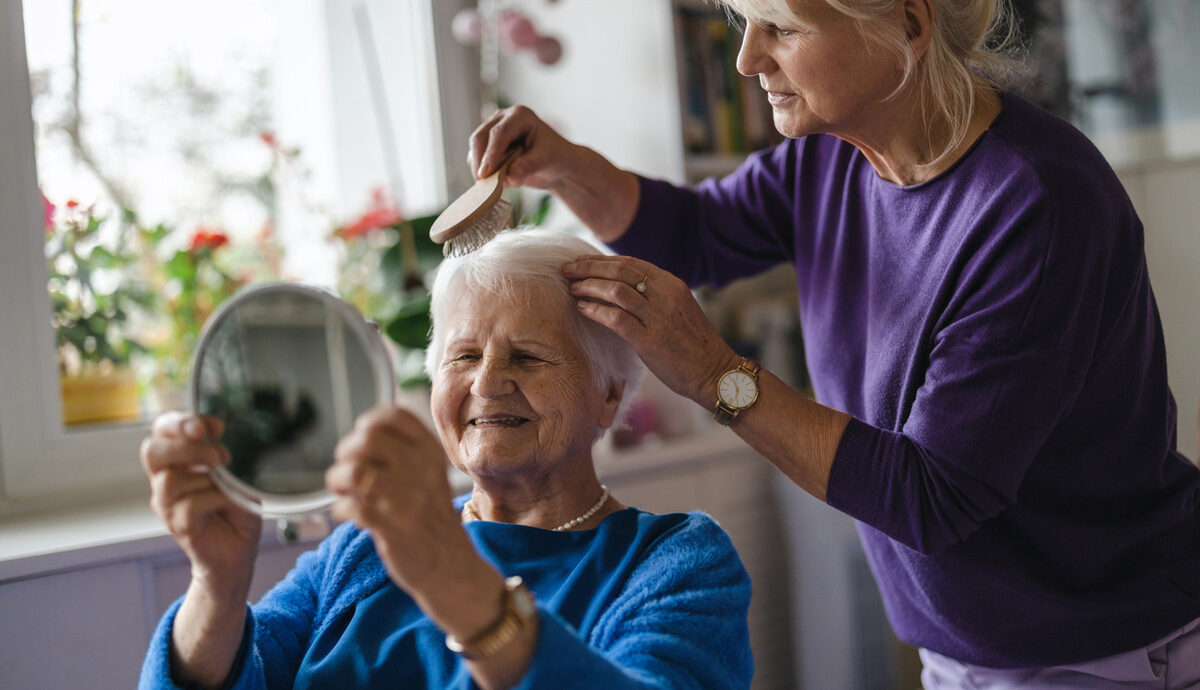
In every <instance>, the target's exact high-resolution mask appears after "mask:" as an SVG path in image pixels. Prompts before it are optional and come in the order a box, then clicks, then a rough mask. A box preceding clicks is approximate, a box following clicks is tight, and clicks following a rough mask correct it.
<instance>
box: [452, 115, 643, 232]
mask: <svg viewBox="0 0 1200 690" xmlns="http://www.w3.org/2000/svg"><path fill="white" fill-rule="evenodd" d="M516 143H520V144H521V145H522V146H524V148H525V151H524V153H522V154H521V155H520V156H519V157H517V158H516V159H515V160H514V161H513V162H512V163H511V164H510V165H509V166H508V172H507V174H506V175H505V185H507V186H509V187H535V188H538V189H545V190H547V191H549V192H550V193H552V194H554V195H555V196H556V197H558V198H559V199H560V200H561V201H562V202H563V203H565V204H566V205H567V207H568V208H570V209H571V211H572V212H573V213H574V214H575V216H576V217H578V218H579V219H580V220H581V221H583V223H584V224H585V225H587V226H588V227H589V228H591V230H592V232H594V233H595V234H596V236H597V237H599V238H600V239H601V240H603V241H605V242H611V241H613V240H615V239H617V238H619V237H620V236H621V235H622V234H624V233H625V230H626V228H628V227H629V223H630V222H632V221H633V216H634V213H636V211H637V205H638V201H639V199H640V196H641V187H640V184H639V182H638V179H637V177H636V176H635V175H634V174H633V173H631V172H628V171H626V170H622V169H620V168H618V167H617V166H615V165H613V164H612V163H611V162H609V161H608V159H606V158H604V157H603V156H601V155H600V154H598V153H596V152H595V151H593V150H591V149H589V148H587V147H586V146H580V145H579V144H574V143H572V142H570V141H567V140H566V139H565V138H563V136H562V135H561V134H559V133H558V132H556V131H555V130H554V128H553V127H551V126H550V125H548V124H546V123H545V122H544V121H543V120H542V119H541V118H540V117H538V116H537V115H536V114H535V113H534V112H533V111H532V110H530V109H529V108H526V107H525V106H521V105H517V106H513V107H511V108H505V109H504V110H498V111H496V112H495V113H494V114H493V115H492V116H491V117H490V118H488V119H487V121H486V122H484V123H483V124H481V125H479V127H478V128H476V130H475V131H474V132H473V133H472V134H471V150H470V153H469V154H468V155H467V159H468V163H469V164H470V166H471V171H472V173H473V174H474V175H475V177H477V178H482V177H487V176H488V175H490V174H492V173H493V172H495V170H496V168H498V167H499V166H500V164H501V162H503V160H504V157H505V156H506V155H507V153H508V150H509V149H510V148H511V147H512V146H513V144H516Z"/></svg>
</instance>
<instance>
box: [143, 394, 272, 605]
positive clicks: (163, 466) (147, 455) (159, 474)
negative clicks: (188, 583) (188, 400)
mask: <svg viewBox="0 0 1200 690" xmlns="http://www.w3.org/2000/svg"><path fill="white" fill-rule="evenodd" d="M223 432H224V425H223V424H222V423H221V422H220V421H219V420H217V419H214V418H212V417H205V416H199V415H191V414H184V413H181V412H168V413H166V414H163V415H160V416H159V417H158V418H157V419H155V420H154V426H153V427H152V429H151V431H150V435H149V436H148V437H146V439H145V440H144V441H142V446H141V452H140V456H141V462H142V468H143V469H144V470H145V472H146V475H147V476H148V477H149V478H150V492H151V495H150V507H151V508H152V509H153V510H154V512H155V514H157V515H158V516H159V518H161V519H162V521H163V523H164V524H166V526H167V529H168V530H170V532H171V535H172V536H173V537H175V540H176V541H177V542H178V543H179V545H180V547H182V548H183V550H184V553H186V554H187V556H188V559H189V560H190V561H191V563H192V576H193V579H196V578H200V579H210V580H213V581H214V583H215V581H220V582H221V583H224V584H228V585H230V586H242V585H245V586H248V585H249V577H250V573H251V572H252V570H253V567H254V558H255V556H256V555H257V553H258V539H259V535H260V534H261V532H262V519H261V518H259V517H258V516H257V515H254V514H252V513H250V512H248V511H246V510H244V509H242V508H241V507H239V506H238V505H236V504H235V503H234V502H233V501H231V500H230V499H229V498H228V497H227V496H226V495H225V494H224V493H223V492H222V491H221V490H220V489H219V488H218V487H217V485H216V484H214V483H213V480H212V476H211V475H210V470H211V469H212V468H214V467H217V466H220V465H225V464H228V463H229V451H227V450H226V449H225V447H224V446H222V445H221V444H220V443H218V442H217V441H216V439H218V438H220V437H221V434H222V433H223ZM243 596H244V595H243Z"/></svg>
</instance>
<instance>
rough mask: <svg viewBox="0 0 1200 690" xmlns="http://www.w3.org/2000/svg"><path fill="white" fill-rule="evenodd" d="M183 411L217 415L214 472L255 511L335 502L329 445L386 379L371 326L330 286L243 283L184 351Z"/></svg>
mask: <svg viewBox="0 0 1200 690" xmlns="http://www.w3.org/2000/svg"><path fill="white" fill-rule="evenodd" d="M189 394H190V397H191V404H192V410H193V411H194V412H195V413H197V414H203V415H208V416H211V417H215V418H217V419H220V420H221V421H222V422H223V423H224V425H225V431H224V433H223V434H222V436H221V438H220V439H219V441H220V443H221V444H222V445H224V446H225V447H226V448H227V449H228V450H229V454H230V462H229V464H228V465H227V466H224V467H218V468H217V469H215V470H213V479H214V481H215V482H216V484H217V486H219V487H220V488H221V490H223V491H224V492H225V493H226V494H227V495H228V496H229V497H230V498H231V499H232V500H233V501H234V502H236V503H237V504H238V505H240V506H242V507H243V508H246V509H247V510H251V511H253V512H255V513H258V514H260V515H262V516H263V517H298V516H303V515H307V514H310V513H314V512H317V511H320V510H322V509H324V508H326V507H328V506H329V505H330V504H332V503H333V501H334V496H333V495H332V494H331V493H330V492H329V491H327V490H326V489H325V470H327V469H328V468H329V466H330V465H331V464H332V463H333V452H334V447H335V446H336V445H337V442H338V440H339V439H341V437H342V436H344V435H345V434H346V433H347V432H349V431H350V430H351V429H352V428H353V427H354V420H355V419H356V418H357V417H358V416H359V415H361V414H362V413H363V412H366V411H367V410H369V409H370V408H372V407H374V406H376V405H379V404H383V403H387V402H391V401H392V400H393V398H394V379H393V374H392V367H391V361H390V359H389V358H388V353H387V349H386V347H385V346H384V342H383V338H382V337H381V336H380V334H379V331H378V329H377V328H376V327H375V325H374V324H372V323H371V322H369V321H367V320H366V319H364V318H363V317H362V315H361V314H359V313H358V311H357V310H355V309H354V307H352V306H350V305H349V304H347V303H346V302H344V301H342V300H341V299H339V298H338V297H336V296H334V295H333V294H332V293H330V292H328V291H326V290H323V289H320V288H315V287H310V286H306V285H300V284H295V283H270V284H264V285H258V286H254V287H251V288H247V289H246V290H243V291H242V292H239V293H238V294H237V295H235V296H233V297H232V298H230V299H229V300H228V301H226V302H225V303H224V304H223V305H222V306H221V308H220V309H218V310H217V312H216V313H215V314H213V316H212V317H211V318H210V319H209V321H208V322H207V324H206V325H205V328H204V331H203V333H202V334H201V336H200V340H199V342H198V343H197V346H196V351H195V354H194V355H193V359H192V375H191V383H190V387H189Z"/></svg>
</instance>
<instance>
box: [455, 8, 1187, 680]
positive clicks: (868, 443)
mask: <svg viewBox="0 0 1200 690" xmlns="http://www.w3.org/2000/svg"><path fill="white" fill-rule="evenodd" d="M720 4H722V5H724V6H726V7H727V8H728V9H730V10H731V11H732V13H733V14H735V15H737V20H738V21H739V22H740V23H742V24H743V25H744V34H743V37H742V45H741V51H740V53H739V55H738V59H737V67H738V70H739V71H740V72H741V73H742V74H744V75H747V76H753V77H757V79H758V81H759V84H760V85H761V87H762V89H763V91H765V92H766V93H765V97H766V99H767V100H768V102H769V103H770V106H771V108H772V112H773V115H774V123H775V126H776V128H777V129H778V130H779V131H780V132H781V133H783V134H784V135H786V136H787V137H789V139H788V140H786V141H784V142H783V143H781V144H779V145H778V146H775V147H773V148H770V149H768V150H765V151H762V152H758V153H756V154H753V155H751V156H750V157H749V159H748V160H747V161H746V162H745V163H744V164H743V165H742V166H741V167H740V168H739V169H738V170H736V171H735V172H733V173H732V174H730V175H728V176H727V177H725V178H724V179H719V180H716V179H715V180H707V181H705V182H703V183H701V184H699V185H698V186H697V187H695V188H686V187H679V186H675V185H672V184H668V183H666V182H663V181H658V180H651V179H647V178H644V177H640V176H638V175H635V174H634V173H632V172H629V171H625V170H621V169H619V168H617V167H616V166H614V165H613V164H612V163H610V162H608V161H607V160H605V159H604V158H602V157H601V156H600V155H599V154H597V153H596V152H595V151H592V150H590V149H588V148H585V147H582V146H578V145H575V144H572V143H571V142H568V141H567V140H565V139H564V138H563V137H562V136H560V135H559V134H558V133H556V132H555V131H554V130H553V129H551V128H550V127H548V126H547V125H546V124H545V123H544V122H542V121H541V120H540V119H539V118H538V117H537V116H536V115H534V114H533V113H532V112H531V111H530V110H529V109H527V108H523V107H513V108H509V109H507V110H504V111H501V112H499V113H497V114H496V115H495V116H494V117H492V118H491V119H489V120H488V121H486V122H485V123H484V124H483V125H481V126H480V128H479V129H477V130H476V132H475V133H474V134H473V136H472V141H471V149H472V150H471V156H472V160H473V162H474V163H475V164H476V166H477V172H478V174H480V175H486V174H488V173H489V172H490V171H491V169H492V168H493V167H495V166H496V164H497V161H499V160H500V159H501V158H502V157H503V155H504V154H505V152H506V151H507V150H508V149H509V147H510V146H511V144H512V143H513V142H517V141H520V142H521V143H522V144H523V145H524V149H525V153H524V154H523V155H522V156H521V157H519V158H517V159H516V160H515V162H513V163H512V165H511V167H510V168H509V169H508V176H507V179H508V182H509V183H510V184H516V185H525V186H536V187H542V188H545V189H548V190H550V191H551V192H552V193H554V194H555V195H557V196H558V197H559V198H560V199H562V200H563V201H564V202H565V203H566V204H567V205H568V206H569V207H570V208H571V209H572V210H573V211H574V212H575V213H576V215H578V216H579V218H580V219H581V220H583V221H584V222H585V223H586V224H587V225H588V226H589V227H590V228H591V229H592V230H593V231H594V232H595V233H596V235H597V236H598V237H599V238H600V239H602V240H604V241H606V242H608V243H609V244H610V245H611V246H612V248H613V249H615V250H616V251H617V252H619V253H621V254H626V255H631V256H596V257H591V258H588V259H585V260H582V261H579V262H575V263H573V264H572V265H571V266H568V267H567V270H566V271H565V275H566V276H567V277H568V278H570V279H572V281H573V284H572V290H573V292H574V294H575V295H576V296H577V297H578V298H579V299H580V302H579V309H580V310H581V313H583V314H585V315H586V316H588V317H589V318H591V319H594V320H595V321H597V322H598V323H602V324H605V325H607V326H609V327H610V328H612V329H613V330H614V332H616V333H619V334H621V335H622V336H623V337H624V338H625V339H626V340H628V341H629V342H630V343H631V344H632V345H633V346H634V348H635V349H636V350H637V351H638V353H639V355H640V356H641V357H642V360H643V361H644V362H645V363H646V364H647V366H648V367H649V369H650V370H651V371H652V372H654V373H655V374H656V375H657V376H658V378H660V379H661V380H663V381H664V382H665V383H667V384H668V385H669V386H670V387H671V388H673V389H674V390H675V391H676V392H678V393H680V394H681V395H684V396H686V397H688V398H690V399H692V400H693V401H695V402H696V403H697V404H700V405H702V406H704V407H706V408H708V409H711V410H712V411H713V414H714V416H716V418H717V420H718V421H720V422H722V423H725V424H729V425H730V426H731V428H732V429H733V430H734V431H735V432H736V433H737V434H738V435H740V436H741V437H742V438H743V439H744V440H745V441H746V442H747V443H749V444H750V445H751V446H753V447H754V448H755V449H757V450H758V451H759V452H760V453H761V454H762V455H763V456H765V457H766V458H767V459H768V460H769V461H770V462H771V463H773V464H774V465H775V466H776V467H777V468H778V469H779V470H780V471H781V472H783V473H784V474H785V475H786V476H787V477H788V478H790V479H791V480H792V481H793V482H795V484H797V485H798V486H799V487H800V488H802V489H803V490H805V491H807V492H808V493H810V494H811V495H813V496H815V497H817V498H819V499H822V500H824V501H826V502H827V503H828V504H829V505H831V506H833V507H835V508H838V509H840V510H842V511H844V512H845V513H847V514H849V515H851V516H853V517H854V518H856V519H857V520H858V521H859V523H860V535H861V538H862V542H863V545H864V547H865V550H866V553H867V556H868V558H869V561H870V563H871V566H872V569H873V571H874V574H875V577H876V580H877V582H878V584H879V587H880V590H881V592H882V594H883V600H884V603H885V605H886V609H887V612H888V615H889V617H890V620H891V623H892V626H893V627H894V629H895V630H896V632H897V633H898V635H899V637H900V638H901V639H902V640H905V641H907V642H909V643H911V644H913V645H915V646H917V647H920V648H921V650H922V651H921V654H922V658H923V659H924V664H925V669H924V674H923V679H924V682H925V683H926V684H927V685H928V686H930V687H960V686H969V687H977V688H994V687H1014V686H1019V687H1054V688H1063V687H1076V686H1085V687H1139V688H1140V687H1155V688H1162V687H1172V688H1174V687H1193V684H1195V683H1200V472H1198V471H1197V468H1196V467H1195V466H1194V465H1193V464H1192V462H1190V461H1189V460H1188V459H1187V458H1185V457H1184V456H1183V455H1182V454H1181V453H1180V452H1179V451H1178V449H1177V447H1176V438H1175V425H1176V414H1177V412H1176V408H1175V403H1174V400H1173V399H1172V396H1171V393H1170V390H1169V389H1168V386H1167V369H1166V366H1167V365H1166V353H1165V348H1164V344H1163V334H1162V328H1161V324H1160V321H1159V315H1158V312H1157V309H1156V307H1155V303H1154V296H1153V292H1152V290H1151V286H1150V280H1149V277H1148V274H1147V267H1146V259H1145V253H1144V248H1143V243H1142V234H1143V230H1142V224H1141V222H1140V221H1139V220H1138V217H1137V214H1136V213H1135V211H1134V208H1133V205H1132V204H1131V203H1130V201H1129V198H1128V196H1127V195H1126V193H1125V191H1124V189H1123V188H1122V186H1121V183H1120V181H1119V180H1118V179H1117V177H1116V175H1115V174H1114V173H1113V171H1112V170H1111V168H1110V167H1109V166H1108V164H1107V163H1106V162H1105V161H1104V159H1103V158H1102V157H1101V155H1100V154H1099V153H1098V152H1097V150H1096V149H1095V147H1093V146H1092V145H1091V143H1090V142H1088V140H1087V139H1086V138H1085V137H1084V136H1083V135H1082V134H1081V133H1080V132H1079V131H1077V130H1076V129H1075V128H1073V127H1072V126H1071V125H1070V124H1068V123H1066V122H1063V121H1062V120H1060V119H1058V118H1056V117H1054V116H1052V115H1050V114H1048V113H1045V112H1042V111H1041V110H1039V109H1038V108H1036V107H1035V106H1033V105H1031V104H1030V103H1028V102H1026V101H1024V100H1022V99H1021V98H1020V97H1018V96H1016V95H1014V94H1013V93H1011V92H1009V91H1007V90H1006V86H1005V84H1006V75H1007V74H1009V73H1011V72H1012V69H1011V68H1012V67H1013V62H1014V58H1013V57H1012V55H1011V54H1009V53H1004V52H1000V51H999V50H998V48H997V47H998V46H1000V45H1002V44H1003V43H1004V41H1005V37H1006V36H1008V35H1010V34H1011V30H1010V29H1009V28H1008V27H1009V26H1011V25H1010V24H1009V23H1008V22H1007V21H1005V15H1006V12H1005V10H1006V8H1007V3H1005V2H1003V1H1001V0H720ZM633 257H637V258H633ZM781 262H787V263H790V264H792V265H793V266H794V267H795V271H796V277H797V282H798V287H799V290H798V297H799V306H800V309H799V310H800V319H801V325H802V329H803V333H804V345H805V356H806V358H807V363H808V370H809V375H810V377H811V380H812V384H813V388H814V390H815V393H816V401H814V400H810V399H808V398H806V397H805V396H804V395H802V394H801V393H799V392H797V391H794V390H791V389H790V388H789V387H788V386H787V385H785V384H784V383H783V382H782V381H780V380H779V379H778V378H776V377H774V376H772V375H771V374H770V372H768V371H763V370H761V369H760V368H759V366H758V365H757V364H756V363H754V362H752V361H750V360H747V359H744V358H743V357H741V356H739V355H738V354H736V353H735V352H734V351H733V349H732V348H731V347H730V346H729V345H728V344H726V343H725V342H724V341H722V340H721V338H720V337H719V336H718V334H717V332H716V331H715V330H714V329H713V327H712V325H711V324H710V323H708V322H707V321H706V320H705V319H704V317H703V315H702V314H701V313H700V310H699V308H698V307H697V305H696V303H695V301H694V299H693V298H692V295H691V293H690V292H689V290H688V287H689V285H692V286H695V285H699V284H710V285H716V286H720V285H724V284H726V283H729V282H730V281H732V280H734V279H737V278H740V277H743V276H748V275H751V274H754V273H757V272H760V271H762V270H765V269H766V268H768V267H771V266H773V265H775V264H777V263H781Z"/></svg>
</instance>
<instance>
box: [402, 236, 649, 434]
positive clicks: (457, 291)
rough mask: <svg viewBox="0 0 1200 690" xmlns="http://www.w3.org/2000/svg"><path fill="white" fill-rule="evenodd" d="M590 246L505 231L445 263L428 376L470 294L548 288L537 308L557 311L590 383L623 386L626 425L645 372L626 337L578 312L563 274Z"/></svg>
mask: <svg viewBox="0 0 1200 690" xmlns="http://www.w3.org/2000/svg"><path fill="white" fill-rule="evenodd" d="M598 253H600V250H599V249H598V248H596V246H594V245H592V244H591V243H589V242H587V241H586V240H583V239H581V238H579V237H575V236H573V235H568V234H566V233H563V232H559V231H555V230H545V229H537V228H519V229H513V230H506V231H504V232H502V233H500V234H499V235H497V236H496V237H495V238H494V239H492V240H490V241H489V242H488V243H487V244H485V245H483V246H482V247H480V248H479V249H476V250H475V251H472V252H471V253H469V254H467V255H465V256H461V257H451V258H448V259H446V260H444V261H443V262H442V263H441V265H440V266H439V267H438V270H437V276H436V277H435V278H434V281H433V287H432V289H431V290H430V293H431V301H430V307H429V309H430V317H431V320H432V324H433V325H432V329H431V331H430V342H429V347H428V348H427V349H426V351H425V371H426V373H427V374H429V377H430V378H431V379H436V377H437V371H438V367H439V365H440V364H441V362H442V358H443V357H444V355H445V349H446V321H447V319H453V318H454V305H455V304H456V303H457V302H458V301H459V299H460V298H461V297H462V296H463V294H465V293H467V292H479V291H483V292H487V293H490V294H493V295H495V296H497V297H498V298H500V299H499V300H497V301H504V302H508V301H511V300H513V299H517V298H519V297H522V296H526V295H527V294H528V292H527V290H528V289H529V288H545V290H544V291H543V294H547V295H549V296H550V301H549V303H547V304H537V305H531V306H533V307H534V308H537V309H558V310H559V312H560V313H561V314H562V318H563V319H564V320H565V321H566V324H567V332H568V333H569V334H571V336H572V337H573V339H574V340H575V342H576V343H577V344H578V345H579V347H580V349H581V350H582V351H583V353H584V357H585V359H586V360H587V363H588V366H589V369H590V371H591V377H592V380H591V381H590V383H591V384H592V385H596V386H599V387H602V388H604V389H605V390H607V389H608V387H609V386H613V385H621V384H623V385H624V395H623V396H622V398H621V404H620V406H619V407H618V409H617V415H616V419H617V420H621V419H622V418H623V416H624V414H625V412H626V410H627V409H628V407H629V403H630V402H631V401H632V400H633V397H634V395H633V394H634V391H635V390H636V389H637V384H638V382H639V381H640V380H641V376H642V372H643V370H644V367H643V365H642V361H641V359H639V358H638V356H637V353H636V352H634V350H633V347H631V346H630V345H629V343H628V342H626V341H625V339H624V338H622V337H621V336H619V335H617V334H616V333H614V332H613V331H611V330H609V329H608V328H606V327H604V326H602V325H600V324H598V323H596V322H595V321H592V320H591V319H589V318H587V317H586V316H584V315H583V314H581V313H579V310H578V309H577V308H576V307H575V297H574V296H573V295H571V292H570V285H569V283H568V282H567V279H566V278H565V277H564V276H563V274H562V269H563V266H565V265H566V264H567V263H570V262H571V261H574V260H575V259H576V258H578V257H580V256H582V255H585V254H598Z"/></svg>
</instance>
